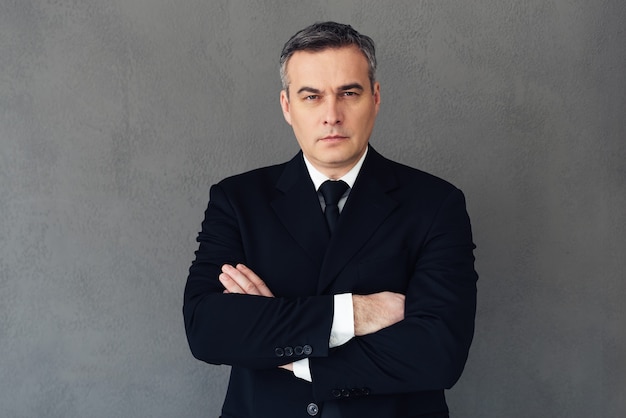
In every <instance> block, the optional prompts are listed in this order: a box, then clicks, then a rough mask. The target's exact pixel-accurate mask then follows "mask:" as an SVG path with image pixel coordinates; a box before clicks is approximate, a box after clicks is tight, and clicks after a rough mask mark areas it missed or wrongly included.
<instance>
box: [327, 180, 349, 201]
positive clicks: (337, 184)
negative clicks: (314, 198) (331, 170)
mask: <svg viewBox="0 0 626 418" xmlns="http://www.w3.org/2000/svg"><path fill="white" fill-rule="evenodd" d="M347 189H348V184H347V183H346V182H345V181H343V180H337V181H332V180H326V181H325V182H324V183H322V185H321V186H320V193H321V194H322V196H323V197H324V202H325V203H326V205H327V206H336V205H337V203H339V199H341V196H343V194H344V193H345V192H346V190H347Z"/></svg>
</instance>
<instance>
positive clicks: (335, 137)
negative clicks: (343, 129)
mask: <svg viewBox="0 0 626 418" xmlns="http://www.w3.org/2000/svg"><path fill="white" fill-rule="evenodd" d="M347 138H348V137H347V136H343V135H328V136H325V137H324V138H322V141H329V142H332V141H340V140H342V139H347Z"/></svg>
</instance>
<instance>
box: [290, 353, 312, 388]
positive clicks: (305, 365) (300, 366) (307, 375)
mask: <svg viewBox="0 0 626 418" xmlns="http://www.w3.org/2000/svg"><path fill="white" fill-rule="evenodd" d="M292 364H293V374H294V376H296V377H299V378H300V379H302V380H306V381H307V382H312V381H313V378H312V377H311V368H310V367H309V359H308V358H303V359H302V360H298V361H294V362H293V363H292Z"/></svg>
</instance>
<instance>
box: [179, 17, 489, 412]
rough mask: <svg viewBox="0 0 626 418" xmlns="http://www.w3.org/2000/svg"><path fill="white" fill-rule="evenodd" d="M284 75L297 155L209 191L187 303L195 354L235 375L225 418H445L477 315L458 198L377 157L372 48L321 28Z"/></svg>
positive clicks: (286, 60)
mask: <svg viewBox="0 0 626 418" xmlns="http://www.w3.org/2000/svg"><path fill="white" fill-rule="evenodd" d="M280 63H281V78H282V82H283V90H282V91H281V94H280V104H281V107H282V111H283V115H284V117H285V120H286V121H287V123H289V124H290V125H291V127H292V128H293V132H294V134H295V137H296V139H297V141H298V144H299V145H300V148H301V152H300V153H298V154H297V155H296V156H295V157H294V158H293V159H292V160H291V161H289V162H287V163H284V164H280V165H275V166H271V167H266V168H261V169H258V170H254V171H251V172H248V173H244V174H241V175H238V176H234V177H231V178H227V179H225V180H223V181H221V182H220V183H218V184H217V185H214V186H212V187H211V196H210V201H209V205H208V208H207V210H206V213H205V219H204V222H203V224H202V231H201V232H200V234H199V236H198V241H199V243H200V247H199V249H198V251H197V252H196V259H195V261H194V262H193V264H192V266H191V268H190V272H189V278H188V280H187V286H186V289H185V303H184V308H183V311H184V317H185V327H186V331H187V337H188V340H189V345H190V347H191V350H192V352H193V355H194V356H195V357H197V358H198V359H200V360H203V361H205V362H208V363H212V364H228V365H231V366H232V369H231V376H230V383H229V387H228V393H227V395H226V400H225V402H224V406H223V409H222V416H223V417H225V418H226V417H229V418H231V417H241V418H243V417H272V418H276V417H285V418H296V417H310V416H320V417H324V418H330V417H359V418H363V417H379V418H393V417H447V416H448V408H447V406H446V402H445V398H444V389H446V388H450V387H451V386H452V385H453V384H454V383H455V382H456V381H457V379H458V378H459V376H460V374H461V372H462V370H463V367H464V365H465V361H466V359H467V353H468V350H469V346H470V343H471V340H472V335H473V330H474V316H475V310H476V279H477V275H476V273H475V271H474V257H473V254H472V251H473V249H474V244H473V243H472V236H471V228H470V223H469V218H468V216H467V213H466V210H465V201H464V197H463V194H462V193H461V192H460V191H459V190H458V189H456V188H455V187H454V186H452V185H450V184H449V183H447V182H445V181H443V180H441V179H438V178H436V177H434V176H431V175H429V174H426V173H424V172H422V171H419V170H416V169H412V168H409V167H406V166H403V165H400V164H398V163H395V162H392V161H389V160H387V159H385V158H384V157H382V156H381V155H380V154H378V153H377V152H376V151H375V150H374V149H373V148H372V147H371V146H369V144H368V143H369V139H370V135H371V133H372V129H373V127H374V121H375V119H376V115H377V113H378V109H379V106H380V86H379V84H378V82H377V81H376V79H375V70H376V58H375V53H374V44H373V42H372V40H371V39H370V38H369V37H367V36H364V35H361V34H359V33H358V32H356V31H355V30H354V29H352V28H351V27H350V26H348V25H342V24H338V23H334V22H326V23H317V24H314V25H311V26H309V27H307V28H305V29H303V30H301V31H300V32H298V33H296V34H295V35H294V36H293V37H292V38H291V39H290V40H289V41H288V42H287V43H286V44H285V46H284V49H283V51H282V55H281V60H280Z"/></svg>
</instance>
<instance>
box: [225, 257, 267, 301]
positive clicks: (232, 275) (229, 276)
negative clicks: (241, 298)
mask: <svg viewBox="0 0 626 418" xmlns="http://www.w3.org/2000/svg"><path fill="white" fill-rule="evenodd" d="M219 279H220V282H221V283H222V285H223V286H224V287H225V288H226V290H224V293H239V294H243V295H258V296H266V297H270V298H273V297H274V294H273V293H272V292H271V290H270V289H269V288H268V287H267V285H266V284H265V282H264V281H263V280H261V278H260V277H259V276H257V275H256V273H255V272H253V271H252V270H250V269H249V268H248V267H246V266H244V265H243V264H237V267H233V266H231V265H230V264H224V265H223V266H222V274H220V276H219Z"/></svg>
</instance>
